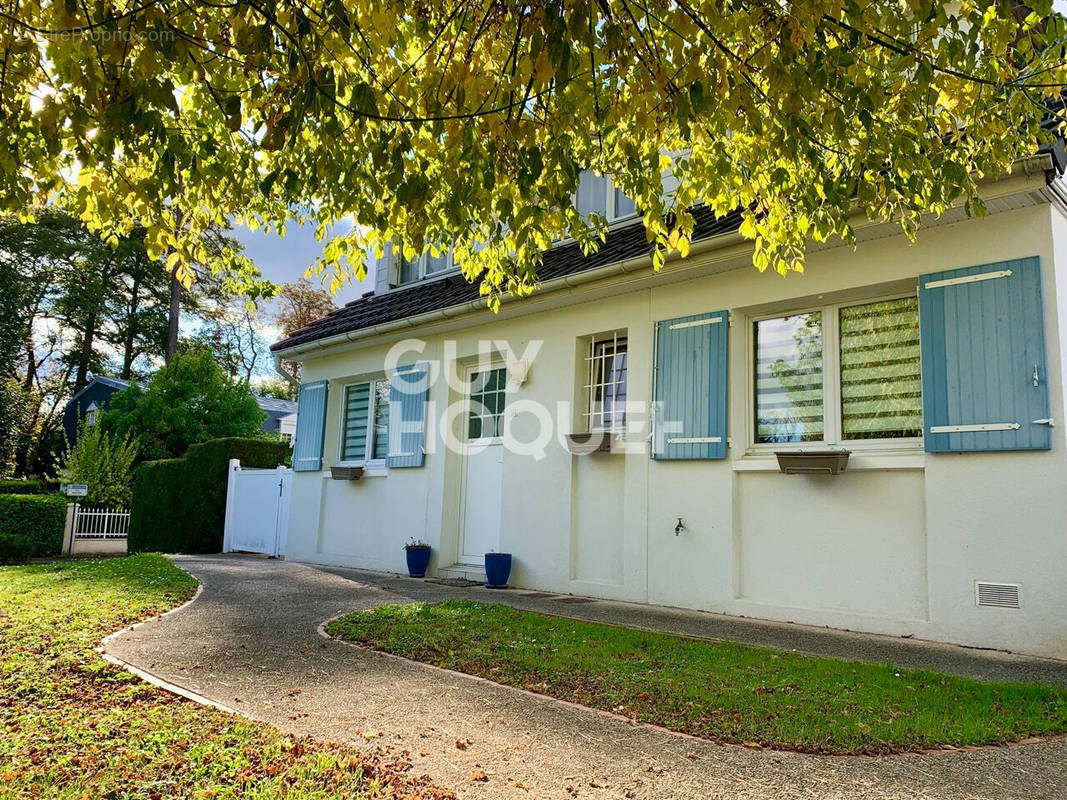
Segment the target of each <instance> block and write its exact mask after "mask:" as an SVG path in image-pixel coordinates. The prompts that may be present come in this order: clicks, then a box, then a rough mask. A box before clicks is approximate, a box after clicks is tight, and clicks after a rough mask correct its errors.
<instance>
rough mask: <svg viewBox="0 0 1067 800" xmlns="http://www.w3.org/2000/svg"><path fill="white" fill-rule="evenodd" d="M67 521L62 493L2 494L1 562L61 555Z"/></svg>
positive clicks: (65, 499) (0, 521)
mask: <svg viewBox="0 0 1067 800" xmlns="http://www.w3.org/2000/svg"><path fill="white" fill-rule="evenodd" d="M66 521H67V498H65V497H64V496H63V495H61V494H37V495H24V494H0V562H9V561H24V560H25V559H27V558H31V557H34V556H36V557H38V558H39V557H43V556H57V555H59V553H60V550H61V549H62V548H63V527H64V525H66Z"/></svg>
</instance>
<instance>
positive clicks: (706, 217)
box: [271, 207, 741, 350]
mask: <svg viewBox="0 0 1067 800" xmlns="http://www.w3.org/2000/svg"><path fill="white" fill-rule="evenodd" d="M693 215H694V217H695V218H696V227H695V228H694V230H693V241H694V242H696V241H700V240H702V239H710V238H711V237H712V236H718V235H720V234H723V233H730V232H732V231H736V230H737V227H738V225H739V224H740V222H741V216H740V214H739V213H732V214H728V215H727V216H725V217H722V218H721V219H716V218H715V215H714V214H712V213H711V211H710V210H708V209H707V208H704V207H701V208H698V209H696V210H695V211H694V212H693ZM649 250H650V245H649V243H648V239H647V238H646V236H645V226H644V223H642V222H640V221H638V222H635V223H634V224H632V225H627V226H625V227H621V228H616V229H615V230H613V231H610V232H609V233H608V235H607V239H606V240H605V241H604V242H603V243H602V244H601V245H600V249H599V250H597V251H596V252H595V253H592V254H590V255H584V254H583V253H582V249H581V247H580V246H579V245H578V244H576V243H570V244H565V245H560V246H559V247H553V248H552V249H551V250H547V251H545V254H544V261H543V263H542V265H541V268H540V269H538V271H537V278H538V280H540V281H542V282H543V281H550V280H553V279H554V278H562V277H565V276H567V275H574V274H577V273H579V272H585V271H587V270H591V269H595V268H596V267H603V266H607V265H608V264H615V263H617V262H620V261H626V260H628V259H631V258H637V257H639V256H643V255H647V254H648V253H649ZM479 296H480V295H479V293H478V284H477V283H473V284H472V283H467V282H466V281H464V280H456V279H455V278H451V279H441V280H432V281H425V282H422V283H418V284H414V285H412V286H410V287H407V288H404V289H399V290H397V291H392V292H387V293H385V294H378V295H368V296H366V297H361V298H360V299H358V300H353V301H352V302H351V303H348V304H347V305H345V306H344V308H339V309H337V311H334V312H331V313H330V314H329V315H328V316H326V317H323V318H322V319H320V320H318V321H316V322H313V323H311V324H310V325H308V326H307V327H306V328H303V329H301V330H299V331H297V332H296V333H294V334H293V335H292V336H290V337H289V338H287V339H283V340H282V341H280V342H276V343H275V344H273V345H271V350H284V349H287V348H290V347H295V346H297V345H301V344H307V343H309V342H314V341H317V340H319V339H325V338H327V337H330V336H337V335H339V334H342V333H351V332H352V331H358V330H363V329H364V328H371V327H374V326H375V325H382V324H384V323H387V322H395V321H397V320H401V319H405V318H406V317H413V316H417V315H419V314H425V313H428V312H430V311H439V310H442V309H446V308H454V307H456V306H462V305H464V304H466V303H469V302H470V301H472V300H477V299H478V298H479Z"/></svg>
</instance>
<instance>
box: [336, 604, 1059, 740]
mask: <svg viewBox="0 0 1067 800" xmlns="http://www.w3.org/2000/svg"><path fill="white" fill-rule="evenodd" d="M327 630H328V631H329V633H331V634H332V635H335V636H340V637H343V638H345V639H349V640H352V641H357V642H363V643H365V644H367V645H370V646H372V647H374V648H376V649H378V650H383V651H385V652H388V653H394V654H396V655H401V656H404V657H406V658H410V659H413V660H415V661H423V662H426V663H429V664H434V665H436V666H439V667H445V668H446V669H452V670H457V671H459V672H465V673H468V674H470V675H479V676H481V677H483V678H488V679H490V680H493V681H496V682H497V683H502V684H505V685H507V686H516V687H519V688H521V689H528V690H532V691H534V692H538V693H540V694H545V695H549V696H551V697H556V698H559V699H561V700H569V701H572V702H576V703H581V704H582V705H585V706H590V707H591V708H598V709H604V710H607V711H614V712H617V713H620V714H624V715H626V716H627V717H630V718H631V719H635V720H640V721H642V722H648V723H652V724H655V725H662V726H664V727H666V728H670V729H671V730H675V731H682V732H684V733H689V734H693V735H695V736H701V737H704V738H706V739H712V740H715V741H721V742H736V743H744V744H749V745H759V746H761V747H773V748H779V749H789V750H802V751H806V752H813V753H886V752H896V751H902V750H914V749H920V748H928V747H938V746H944V745H980V744H991V743H1002V742H1009V741H1013V740H1018V739H1022V738H1026V737H1028V736H1038V735H1051V734H1060V733H1064V732H1067V690H1064V689H1058V688H1051V687H1046V686H1038V685H1024V684H1012V683H986V682H983V681H977V680H970V679H967V678H959V677H954V676H948V675H941V674H938V673H934V672H924V671H907V670H898V669H895V668H894V667H892V666H888V665H886V666H878V665H871V664H862V663H857V662H851V661H840V660H836V659H830V658H815V657H812V656H806V655H801V654H798V653H786V652H779V651H776V650H770V649H764V648H758V647H749V646H745V645H740V644H735V643H732V642H708V641H703V640H698V639H688V638H685V637H680V636H674V635H670V634H664V633H649V632H646V631H638V630H632V629H628V628H617V627H613V626H610V625H602V624H598V623H594V622H583V621H580V620H573V619H564V618H561V617H554V616H549V615H546V614H539V613H536V612H531V611H520V610H518V609H515V608H511V607H510V606H505V605H488V604H485V603H478V602H474V601H470V600H448V601H445V602H442V603H437V604H426V603H415V604H410V605H388V606H379V607H378V608H375V609H373V610H370V611H357V612H355V613H352V614H348V615H346V616H344V617H342V618H340V619H338V620H336V621H334V622H333V623H331V624H330V625H329V626H328V628H327Z"/></svg>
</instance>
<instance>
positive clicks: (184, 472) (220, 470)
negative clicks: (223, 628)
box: [127, 439, 289, 553]
mask: <svg viewBox="0 0 1067 800" xmlns="http://www.w3.org/2000/svg"><path fill="white" fill-rule="evenodd" d="M288 453H289V445H288V444H286V443H285V442H272V441H268V440H266V439H216V440H214V441H211V442H204V443H203V444H198V445H193V446H192V447H190V448H189V452H188V453H186V455H185V457H184V458H170V459H165V460H162V461H147V462H145V463H144V464H142V465H141V467H140V469H138V470H137V476H136V478H135V479H134V483H133V502H132V503H131V505H130V532H129V537H128V539H127V545H128V548H129V552H131V553H145V552H159V553H218V552H220V551H221V550H222V534H223V524H224V522H225V515H226V485H227V479H228V477H229V476H228V475H227V469H228V467H229V463H230V459H231V458H237V459H240V461H241V466H243V467H249V468H260V469H271V468H273V467H276V466H278V465H279V464H282V463H283V462H284V460H285V458H286V456H287V455H288Z"/></svg>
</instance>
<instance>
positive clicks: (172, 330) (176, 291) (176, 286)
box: [164, 266, 182, 364]
mask: <svg viewBox="0 0 1067 800" xmlns="http://www.w3.org/2000/svg"><path fill="white" fill-rule="evenodd" d="M181 310H182V284H181V281H179V280H178V267H177V266H175V267H174V270H173V271H172V272H171V273H170V316H169V318H168V320H167V322H168V323H169V324H168V326H167V355H166V358H165V359H164V361H165V363H167V364H169V363H170V362H171V361H172V360H173V359H174V354H175V353H177V352H178V317H179V316H180V315H181Z"/></svg>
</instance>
